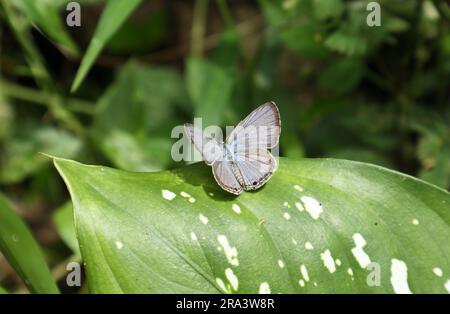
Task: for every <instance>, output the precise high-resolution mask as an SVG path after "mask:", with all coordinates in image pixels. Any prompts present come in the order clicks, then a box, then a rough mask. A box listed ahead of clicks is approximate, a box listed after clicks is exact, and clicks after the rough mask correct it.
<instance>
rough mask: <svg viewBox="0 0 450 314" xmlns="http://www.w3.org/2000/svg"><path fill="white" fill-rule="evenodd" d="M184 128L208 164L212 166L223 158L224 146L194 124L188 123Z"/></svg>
mask: <svg viewBox="0 0 450 314" xmlns="http://www.w3.org/2000/svg"><path fill="white" fill-rule="evenodd" d="M184 128H185V131H186V134H187V135H188V137H189V138H190V140H191V141H192V143H193V144H194V146H195V148H196V149H197V150H198V151H199V152H200V153H201V154H202V157H203V160H204V161H205V162H206V164H208V165H211V164H212V163H213V162H214V161H215V160H219V159H221V158H222V156H223V144H220V143H218V142H217V141H216V140H215V139H214V138H211V137H209V136H207V135H206V134H205V133H204V132H203V131H202V130H200V129H199V128H196V127H194V126H193V125H192V124H189V123H187V124H185V125H184Z"/></svg>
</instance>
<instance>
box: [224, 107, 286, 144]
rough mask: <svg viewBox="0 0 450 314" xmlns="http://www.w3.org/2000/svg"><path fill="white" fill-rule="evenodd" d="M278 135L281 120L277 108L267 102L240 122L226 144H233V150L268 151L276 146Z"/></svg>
mask: <svg viewBox="0 0 450 314" xmlns="http://www.w3.org/2000/svg"><path fill="white" fill-rule="evenodd" d="M280 133H281V120H280V112H279V111H278V107H277V105H276V104H275V103H274V102H267V103H265V104H263V105H261V106H259V107H258V108H256V109H255V110H253V111H252V112H251V113H250V114H249V115H248V116H247V117H246V118H245V119H244V120H242V121H241V122H240V123H239V124H238V125H237V126H236V127H235V128H234V130H233V131H232V132H231V133H230V135H229V136H228V138H227V140H226V143H227V144H229V145H231V144H234V149H235V150H245V149H249V148H259V149H263V148H265V149H270V148H273V147H275V146H276V145H277V144H278V141H279V139H280ZM236 148H237V149H236Z"/></svg>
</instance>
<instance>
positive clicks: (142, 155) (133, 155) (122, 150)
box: [101, 130, 173, 171]
mask: <svg viewBox="0 0 450 314" xmlns="http://www.w3.org/2000/svg"><path fill="white" fill-rule="evenodd" d="M172 144H173V141H172V140H171V139H170V138H167V137H139V138H138V137H135V136H133V135H132V134H129V133H126V132H122V131H120V130H113V131H112V132H110V133H108V134H107V135H106V136H104V137H103V139H102V142H101V145H102V146H101V148H102V150H103V152H104V153H105V155H106V156H107V157H108V158H109V160H111V161H112V162H113V164H114V165H116V166H117V167H119V168H120V169H124V170H129V171H157V170H161V169H165V168H167V166H169V165H170V164H171V163H172V160H171V159H170V151H171V149H172Z"/></svg>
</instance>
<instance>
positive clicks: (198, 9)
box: [191, 0, 208, 57]
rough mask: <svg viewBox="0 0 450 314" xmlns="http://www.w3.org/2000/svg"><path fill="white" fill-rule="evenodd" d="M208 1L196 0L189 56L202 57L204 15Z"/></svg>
mask: <svg viewBox="0 0 450 314" xmlns="http://www.w3.org/2000/svg"><path fill="white" fill-rule="evenodd" d="M207 10H208V0H196V1H195V7H194V17H193V21H192V30H191V56H192V57H201V56H202V55H203V37H204V36H205V28H206V13H207Z"/></svg>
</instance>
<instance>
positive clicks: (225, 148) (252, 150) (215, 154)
mask: <svg viewBox="0 0 450 314" xmlns="http://www.w3.org/2000/svg"><path fill="white" fill-rule="evenodd" d="M184 129H185V133H186V135H187V136H188V137H189V138H190V140H191V141H192V143H193V144H194V146H195V148H196V149H197V150H198V151H199V152H200V153H201V155H202V157H203V160H204V161H205V162H206V164H207V165H209V166H211V167H212V172H213V176H214V179H215V180H216V181H217V183H218V184H219V186H220V187H221V188H222V189H224V190H225V191H227V192H230V193H232V194H235V195H239V194H241V193H242V191H249V190H256V189H258V188H260V187H261V186H262V185H264V183H266V182H267V181H268V180H269V179H270V178H271V177H272V175H273V173H274V172H275V170H276V169H277V161H276V159H275V158H274V157H273V155H272V154H271V153H270V152H269V151H268V149H271V148H274V147H275V146H276V145H277V144H278V141H279V138H280V133H281V120H280V113H279V111H278V108H277V106H276V104H275V103H274V102H267V103H265V104H263V105H261V106H259V107H258V108H256V109H255V110H254V111H252V112H251V113H250V114H249V115H248V116H247V117H246V118H245V119H244V120H242V121H241V122H240V123H239V124H238V125H237V126H236V127H235V128H234V129H233V131H232V132H231V133H230V135H229V136H228V137H227V138H226V140H225V142H221V141H218V140H216V139H215V138H213V137H210V136H208V135H207V134H205V133H204V132H203V131H202V130H201V129H199V128H197V127H195V126H194V125H192V124H189V123H187V124H185V125H184Z"/></svg>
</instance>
